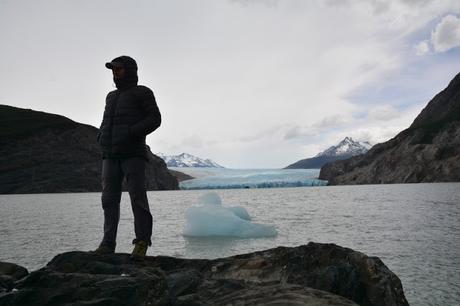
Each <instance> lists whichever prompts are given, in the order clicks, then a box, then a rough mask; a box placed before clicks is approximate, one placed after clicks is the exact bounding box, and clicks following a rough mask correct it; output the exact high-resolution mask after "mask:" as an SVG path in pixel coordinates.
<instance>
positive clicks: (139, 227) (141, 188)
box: [101, 157, 152, 248]
mask: <svg viewBox="0 0 460 306" xmlns="http://www.w3.org/2000/svg"><path fill="white" fill-rule="evenodd" d="M146 162H147V161H146V160H145V159H143V158H142V157H132V158H127V159H103V161H102V208H103V209H104V238H103V239H102V242H101V244H105V245H108V246H111V247H113V248H115V245H116V239H117V228H118V222H119V220H120V199H121V185H122V182H123V178H124V177H125V178H126V183H127V187H128V192H129V197H130V198H131V208H132V210H133V214H134V232H135V234H136V239H134V240H133V244H134V243H136V242H137V241H138V240H143V241H147V242H148V244H149V245H151V244H152V242H151V236H152V214H151V213H150V209H149V203H148V200H147V192H146V184H145V163H146Z"/></svg>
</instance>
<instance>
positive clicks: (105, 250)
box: [93, 244, 115, 255]
mask: <svg viewBox="0 0 460 306" xmlns="http://www.w3.org/2000/svg"><path fill="white" fill-rule="evenodd" d="M93 253H96V254H101V255H102V254H113V253H115V248H114V247H111V246H108V245H106V244H101V245H99V247H98V248H97V249H96V250H94V251H93Z"/></svg>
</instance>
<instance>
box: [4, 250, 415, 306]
mask: <svg viewBox="0 0 460 306" xmlns="http://www.w3.org/2000/svg"><path fill="white" fill-rule="evenodd" d="M0 304H1V305H5V306H9V305H100V306H102V305H268V304H270V305H408V303H407V300H406V298H405V296H404V292H403V288H402V285H401V281H400V280H399V278H398V277H397V276H396V275H395V274H394V273H393V272H391V271H390V270H389V269H388V267H386V266H385V264H384V263H383V262H382V261H381V260H380V259H379V258H377V257H369V256H367V255H365V254H363V253H360V252H357V251H354V250H352V249H348V248H344V247H340V246H337V245H335V244H321V243H314V242H310V243H309V244H308V245H302V246H298V247H277V248H274V249H269V250H265V251H259V252H254V253H249V254H243V255H237V256H232V257H227V258H220V259H214V260H208V259H181V258H174V257H167V256H154V257H153V256H152V257H150V256H148V257H146V258H144V259H139V258H138V259H136V258H131V257H130V255H129V254H121V253H120V254H112V255H98V254H94V253H91V252H79V251H75V252H67V253H63V254H59V255H57V256H56V257H54V258H53V259H52V260H51V261H50V262H49V263H48V264H47V265H46V266H45V267H43V268H41V269H39V270H37V271H34V272H31V273H28V272H27V270H26V269H25V268H23V267H20V266H17V265H14V264H10V263H0Z"/></svg>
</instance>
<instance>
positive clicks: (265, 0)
mask: <svg viewBox="0 0 460 306" xmlns="http://www.w3.org/2000/svg"><path fill="white" fill-rule="evenodd" d="M230 2H231V3H237V4H240V5H243V6H248V5H257V4H261V5H265V6H268V7H274V6H277V5H278V0H230Z"/></svg>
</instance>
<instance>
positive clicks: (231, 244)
mask: <svg viewBox="0 0 460 306" xmlns="http://www.w3.org/2000/svg"><path fill="white" fill-rule="evenodd" d="M206 192H207V191H205V190H199V191H198V190H195V191H159V192H149V200H150V205H151V210H152V212H153V214H154V237H153V247H152V248H151V249H149V251H148V255H171V256H176V257H187V258H216V257H224V256H230V255H234V254H238V253H246V252H252V251H256V250H262V249H267V248H272V247H276V246H280V245H284V246H297V245H301V244H306V243H308V242H309V241H315V242H323V243H336V244H339V245H341V246H345V247H350V248H353V249H355V250H358V251H361V252H364V253H366V254H367V255H370V256H378V257H380V258H381V259H382V260H383V262H384V263H385V264H386V265H387V266H388V267H389V268H390V269H391V270H392V271H393V272H395V273H396V274H397V275H398V276H399V277H400V278H401V281H402V283H403V287H404V292H405V294H406V297H407V298H408V300H409V303H410V304H411V305H460V285H459V284H460V268H459V265H458V259H459V258H460V247H459V246H460V226H459V224H460V184H459V183H445V184H410V185H366V186H337V187H303V188H280V189H239V190H218V191H217V193H218V194H219V195H220V197H221V198H222V203H223V205H224V206H226V205H228V206H231V205H241V206H244V207H245V208H246V209H247V210H248V212H249V213H250V214H251V216H252V217H253V221H254V222H258V223H267V224H274V225H275V226H276V228H277V229H278V232H279V235H278V236H277V237H275V238H264V239H246V240H243V239H231V238H227V239H216V238H213V239H204V238H202V239H197V238H195V239H190V238H184V237H183V236H182V229H183V226H184V212H185V210H186V209H187V208H188V207H189V206H191V205H195V204H196V203H197V201H198V199H199V197H200V196H201V195H203V194H204V193H206ZM102 216H103V215H102V208H101V205H100V193H79V194H39V195H0V224H1V226H0V261H10V262H15V263H18V264H20V265H23V266H26V267H27V268H29V269H30V270H35V269H38V268H40V267H42V266H43V265H45V264H46V263H47V262H48V261H50V260H51V259H52V258H53V256H55V255H56V254H58V253H61V252H66V251H73V250H84V251H87V250H92V249H94V248H96V247H97V245H98V243H99V241H100V238H101V233H102ZM133 231H134V230H133V216H132V212H131V206H130V204H129V196H128V195H127V194H126V193H124V194H123V197H122V213H121V220H120V227H119V235H118V246H117V252H130V251H131V249H132V245H131V244H130V242H131V240H132V239H133Z"/></svg>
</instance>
